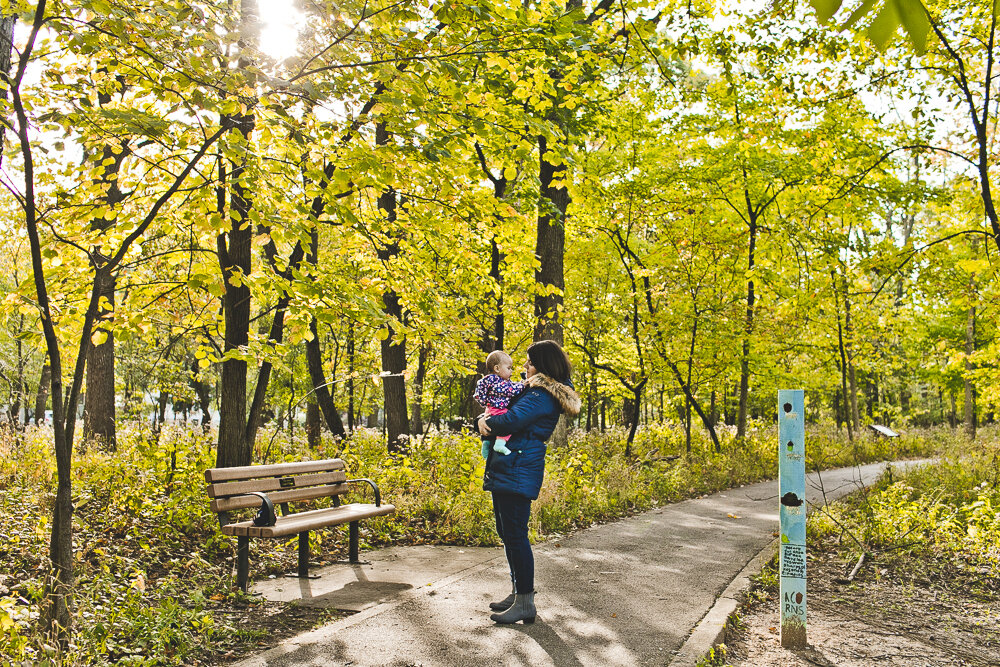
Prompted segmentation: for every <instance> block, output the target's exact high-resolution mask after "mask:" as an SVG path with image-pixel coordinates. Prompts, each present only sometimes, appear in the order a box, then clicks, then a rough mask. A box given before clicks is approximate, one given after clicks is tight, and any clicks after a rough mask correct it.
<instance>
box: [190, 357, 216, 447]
mask: <svg viewBox="0 0 1000 667" xmlns="http://www.w3.org/2000/svg"><path fill="white" fill-rule="evenodd" d="M199 370H200V369H199V367H198V361H197V360H195V361H192V362H191V386H192V387H193V388H194V393H195V395H197V396H198V407H199V408H200V409H201V430H202V433H208V432H209V430H210V429H211V428H212V412H211V398H210V395H209V394H210V392H209V388H208V383H206V382H203V381H202V380H201V379H200V375H199Z"/></svg>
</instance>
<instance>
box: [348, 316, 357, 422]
mask: <svg viewBox="0 0 1000 667" xmlns="http://www.w3.org/2000/svg"><path fill="white" fill-rule="evenodd" d="M355 426H356V424H355V422H354V326H353V325H352V326H349V327H348V328H347V430H348V431H350V432H352V433H353V432H354V427H355Z"/></svg>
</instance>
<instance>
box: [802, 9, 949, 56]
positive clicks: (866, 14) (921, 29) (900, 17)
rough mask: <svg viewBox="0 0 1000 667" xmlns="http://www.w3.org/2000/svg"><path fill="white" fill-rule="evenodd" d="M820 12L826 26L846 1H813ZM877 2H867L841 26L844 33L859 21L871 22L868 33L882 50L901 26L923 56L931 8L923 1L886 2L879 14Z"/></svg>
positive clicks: (819, 15) (817, 12) (819, 16)
mask: <svg viewBox="0 0 1000 667" xmlns="http://www.w3.org/2000/svg"><path fill="white" fill-rule="evenodd" d="M809 4H811V5H812V6H813V9H815V10H816V17H817V18H818V19H819V20H820V22H822V23H825V22H827V21H830V20H832V19H833V17H834V15H835V14H836V13H837V11H838V10H839V9H840V7H841V5H842V4H843V0H809ZM877 5H878V3H877V2H876V0H863V1H862V3H861V5H860V6H859V7H858V8H857V9H856V10H855V11H854V12H853V13H852V14H851V16H850V17H849V18H848V19H847V20H846V21H844V22H843V23H842V24H841V25H840V29H841V30H846V29H848V28H853V27H854V26H855V25H856V24H858V23H859V22H862V21H863V20H865V19H867V21H866V23H867V28H866V34H867V36H868V38H869V39H870V40H871V41H872V43H874V44H875V46H876V47H878V48H879V49H881V50H885V48H886V47H887V46H888V44H889V40H891V39H892V36H893V35H894V34H895V32H896V29H897V28H899V26H900V25H902V26H903V28H904V29H905V31H906V34H907V35H908V36H909V39H910V42H911V43H912V44H913V47H914V49H916V50H917V52H918V53H923V52H924V50H925V49H926V46H927V32H928V30H929V29H930V22H929V21H928V20H927V9H926V8H925V7H924V4H923V2H922V1H921V0H883V2H882V4H881V6H880V7H879V8H878V11H877V12H873V10H875V8H876V6H877Z"/></svg>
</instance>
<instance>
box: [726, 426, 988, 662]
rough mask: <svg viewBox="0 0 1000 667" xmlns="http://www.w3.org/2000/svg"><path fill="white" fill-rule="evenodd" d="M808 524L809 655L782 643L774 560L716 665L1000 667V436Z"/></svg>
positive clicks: (897, 476) (884, 484)
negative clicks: (917, 660)
mask: <svg viewBox="0 0 1000 667" xmlns="http://www.w3.org/2000/svg"><path fill="white" fill-rule="evenodd" d="M960 448H961V450H963V451H960V452H958V451H955V450H952V451H951V452H950V454H949V455H946V456H943V457H942V458H941V459H939V460H937V461H935V462H933V463H931V464H927V465H923V466H920V467H918V468H916V469H914V470H910V471H907V472H905V473H898V472H893V471H892V470H891V469H887V471H886V473H885V474H883V476H882V477H881V478H880V479H879V480H878V482H877V483H875V484H874V485H872V486H871V487H868V488H866V489H863V490H862V491H859V492H858V493H856V494H853V495H852V496H851V497H849V498H848V499H846V500H845V501H843V502H839V503H836V504H834V505H830V506H828V507H822V508H818V509H816V510H815V511H813V513H812V514H811V515H810V517H809V521H808V534H807V542H808V544H809V603H808V604H809V611H808V614H809V618H808V626H809V629H808V632H809V647H808V648H807V649H804V650H796V651H790V650H786V649H782V648H781V647H780V642H779V636H778V634H779V633H778V629H777V628H778V626H779V625H780V621H779V613H778V610H779V604H778V579H777V574H776V565H775V564H774V563H772V564H771V565H770V566H769V567H768V568H765V571H764V573H763V574H762V575H761V577H760V578H759V580H758V581H757V582H756V586H755V587H754V588H753V589H752V590H751V592H750V593H749V595H748V597H747V600H746V602H745V605H744V607H743V609H742V610H741V611H740V612H739V614H738V616H737V618H736V619H734V621H735V623H734V625H735V626H736V627H735V628H734V630H735V632H734V633H733V636H732V638H731V639H730V638H727V642H726V643H727V646H726V647H724V648H723V649H722V650H721V651H715V657H716V658H717V659H716V660H715V661H714V663H713V664H727V665H753V666H754V667H770V666H772V665H781V666H782V667H794V666H796V665H803V666H804V665H809V664H837V665H844V666H853V665H870V664H917V662H915V660H916V659H917V658H919V664H921V665H925V664H926V665H975V666H983V667H985V666H987V665H996V664H1000V624H998V623H997V615H998V613H1000V511H998V510H1000V443H998V440H997V438H996V434H995V433H990V434H988V435H987V436H986V437H980V438H979V439H978V440H977V442H976V443H975V444H972V443H968V442H965V441H963V442H962V443H961V445H960Z"/></svg>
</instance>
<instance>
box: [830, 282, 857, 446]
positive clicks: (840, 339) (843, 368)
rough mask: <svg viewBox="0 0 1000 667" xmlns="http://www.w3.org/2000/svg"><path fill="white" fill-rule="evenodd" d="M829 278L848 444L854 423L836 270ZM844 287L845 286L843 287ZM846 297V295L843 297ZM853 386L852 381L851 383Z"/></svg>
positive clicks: (852, 440)
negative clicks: (835, 315) (851, 411)
mask: <svg viewBox="0 0 1000 667" xmlns="http://www.w3.org/2000/svg"><path fill="white" fill-rule="evenodd" d="M830 278H831V283H832V285H833V298H834V304H835V306H836V308H835V309H836V312H837V349H838V350H839V351H840V364H839V366H840V390H841V392H842V394H843V396H844V415H845V417H846V420H847V439H848V440H849V441H850V442H852V443H853V442H854V423H853V420H852V419H851V415H850V414H848V409H849V406H850V400H849V399H848V398H847V397H848V396H849V395H850V393H849V391H850V390H849V389H848V386H847V375H848V371H847V366H848V364H847V350H846V349H845V345H844V328H843V327H842V326H841V324H840V299H839V298H838V296H839V294H840V292H839V290H838V288H837V283H838V281H837V272H836V269H830ZM845 286H846V285H845ZM845 296H846V295H845ZM852 384H853V381H852Z"/></svg>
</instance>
